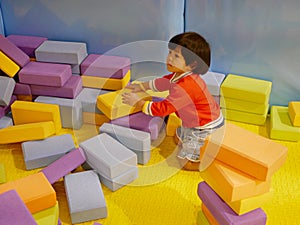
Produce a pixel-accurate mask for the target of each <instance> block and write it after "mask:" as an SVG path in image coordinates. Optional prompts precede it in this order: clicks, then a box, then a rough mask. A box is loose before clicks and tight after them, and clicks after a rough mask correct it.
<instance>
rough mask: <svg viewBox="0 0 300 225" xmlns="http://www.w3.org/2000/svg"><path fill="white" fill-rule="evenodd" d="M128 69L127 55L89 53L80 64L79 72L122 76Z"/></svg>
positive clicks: (112, 76) (101, 75) (115, 76)
mask: <svg viewBox="0 0 300 225" xmlns="http://www.w3.org/2000/svg"><path fill="white" fill-rule="evenodd" d="M129 69H130V59H129V58H127V57H120V56H110V55H99V54H90V55H88V56H87V57H86V58H85V59H84V60H83V61H82V63H81V64H80V71H81V74H83V75H86V76H99V77H105V78H115V79H121V78H123V77H124V76H125V75H126V73H127V72H128V70H129Z"/></svg>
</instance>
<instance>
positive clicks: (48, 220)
mask: <svg viewBox="0 0 300 225" xmlns="http://www.w3.org/2000/svg"><path fill="white" fill-rule="evenodd" d="M58 215H59V208H58V202H56V204H55V206H52V207H50V208H48V209H44V210H42V211H40V212H36V213H34V214H33V215H32V216H33V218H34V219H35V221H36V222H37V224H38V225H57V224H58Z"/></svg>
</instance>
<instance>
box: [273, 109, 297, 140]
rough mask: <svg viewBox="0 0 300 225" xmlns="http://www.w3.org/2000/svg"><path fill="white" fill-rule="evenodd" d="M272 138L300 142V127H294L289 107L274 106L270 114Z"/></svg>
mask: <svg viewBox="0 0 300 225" xmlns="http://www.w3.org/2000/svg"><path fill="white" fill-rule="evenodd" d="M270 138H272V139H277V140H284V141H299V140H300V127H295V126H293V124H292V121H291V120H290V116H289V109H288V107H285V106H272V108H271V113H270Z"/></svg>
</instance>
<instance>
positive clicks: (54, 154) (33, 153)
mask: <svg viewBox="0 0 300 225" xmlns="http://www.w3.org/2000/svg"><path fill="white" fill-rule="evenodd" d="M21 147H22V152H23V156H24V161H25V165H26V169H27V170H31V169H36V168H40V167H43V166H48V165H49V164H51V163H52V162H54V161H55V160H57V159H59V158H60V157H62V156H63V155H65V154H66V153H68V152H70V151H71V150H72V149H74V148H75V144H74V141H73V138H72V135H71V134H62V135H57V136H52V137H49V138H45V139H44V140H38V141H27V142H23V143H22V144H21Z"/></svg>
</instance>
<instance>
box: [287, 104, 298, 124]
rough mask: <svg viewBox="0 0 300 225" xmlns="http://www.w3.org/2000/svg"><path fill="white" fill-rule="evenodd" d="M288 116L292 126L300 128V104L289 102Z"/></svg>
mask: <svg viewBox="0 0 300 225" xmlns="http://www.w3.org/2000/svg"><path fill="white" fill-rule="evenodd" d="M288 108H289V116H290V119H291V121H292V124H293V126H295V127H299V126H300V102H289V105H288Z"/></svg>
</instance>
